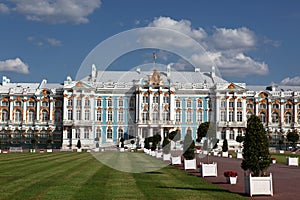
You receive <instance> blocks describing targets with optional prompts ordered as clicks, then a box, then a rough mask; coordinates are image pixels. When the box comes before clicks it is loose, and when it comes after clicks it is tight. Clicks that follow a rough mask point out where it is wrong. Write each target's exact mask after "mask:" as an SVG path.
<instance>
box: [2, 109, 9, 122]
mask: <svg viewBox="0 0 300 200" xmlns="http://www.w3.org/2000/svg"><path fill="white" fill-rule="evenodd" d="M7 120H8V111H7V110H5V109H4V110H2V121H3V122H6V121H7Z"/></svg>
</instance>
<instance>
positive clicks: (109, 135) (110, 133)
mask: <svg viewBox="0 0 300 200" xmlns="http://www.w3.org/2000/svg"><path fill="white" fill-rule="evenodd" d="M106 138H107V139H112V129H111V128H109V129H107V132H106Z"/></svg>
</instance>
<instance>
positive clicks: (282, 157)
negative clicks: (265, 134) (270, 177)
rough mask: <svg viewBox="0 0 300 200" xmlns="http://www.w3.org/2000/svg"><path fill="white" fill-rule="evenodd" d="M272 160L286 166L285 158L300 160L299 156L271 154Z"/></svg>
mask: <svg viewBox="0 0 300 200" xmlns="http://www.w3.org/2000/svg"><path fill="white" fill-rule="evenodd" d="M271 157H272V158H276V162H277V163H282V164H286V157H298V158H299V160H300V155H299V154H271Z"/></svg>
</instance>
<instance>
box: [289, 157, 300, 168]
mask: <svg viewBox="0 0 300 200" xmlns="http://www.w3.org/2000/svg"><path fill="white" fill-rule="evenodd" d="M286 164H287V165H288V166H299V159H298V158H291V157H287V158H286Z"/></svg>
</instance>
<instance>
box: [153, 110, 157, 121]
mask: <svg viewBox="0 0 300 200" xmlns="http://www.w3.org/2000/svg"><path fill="white" fill-rule="evenodd" d="M152 120H153V122H154V123H157V122H158V111H157V110H154V111H153V113H152Z"/></svg>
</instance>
